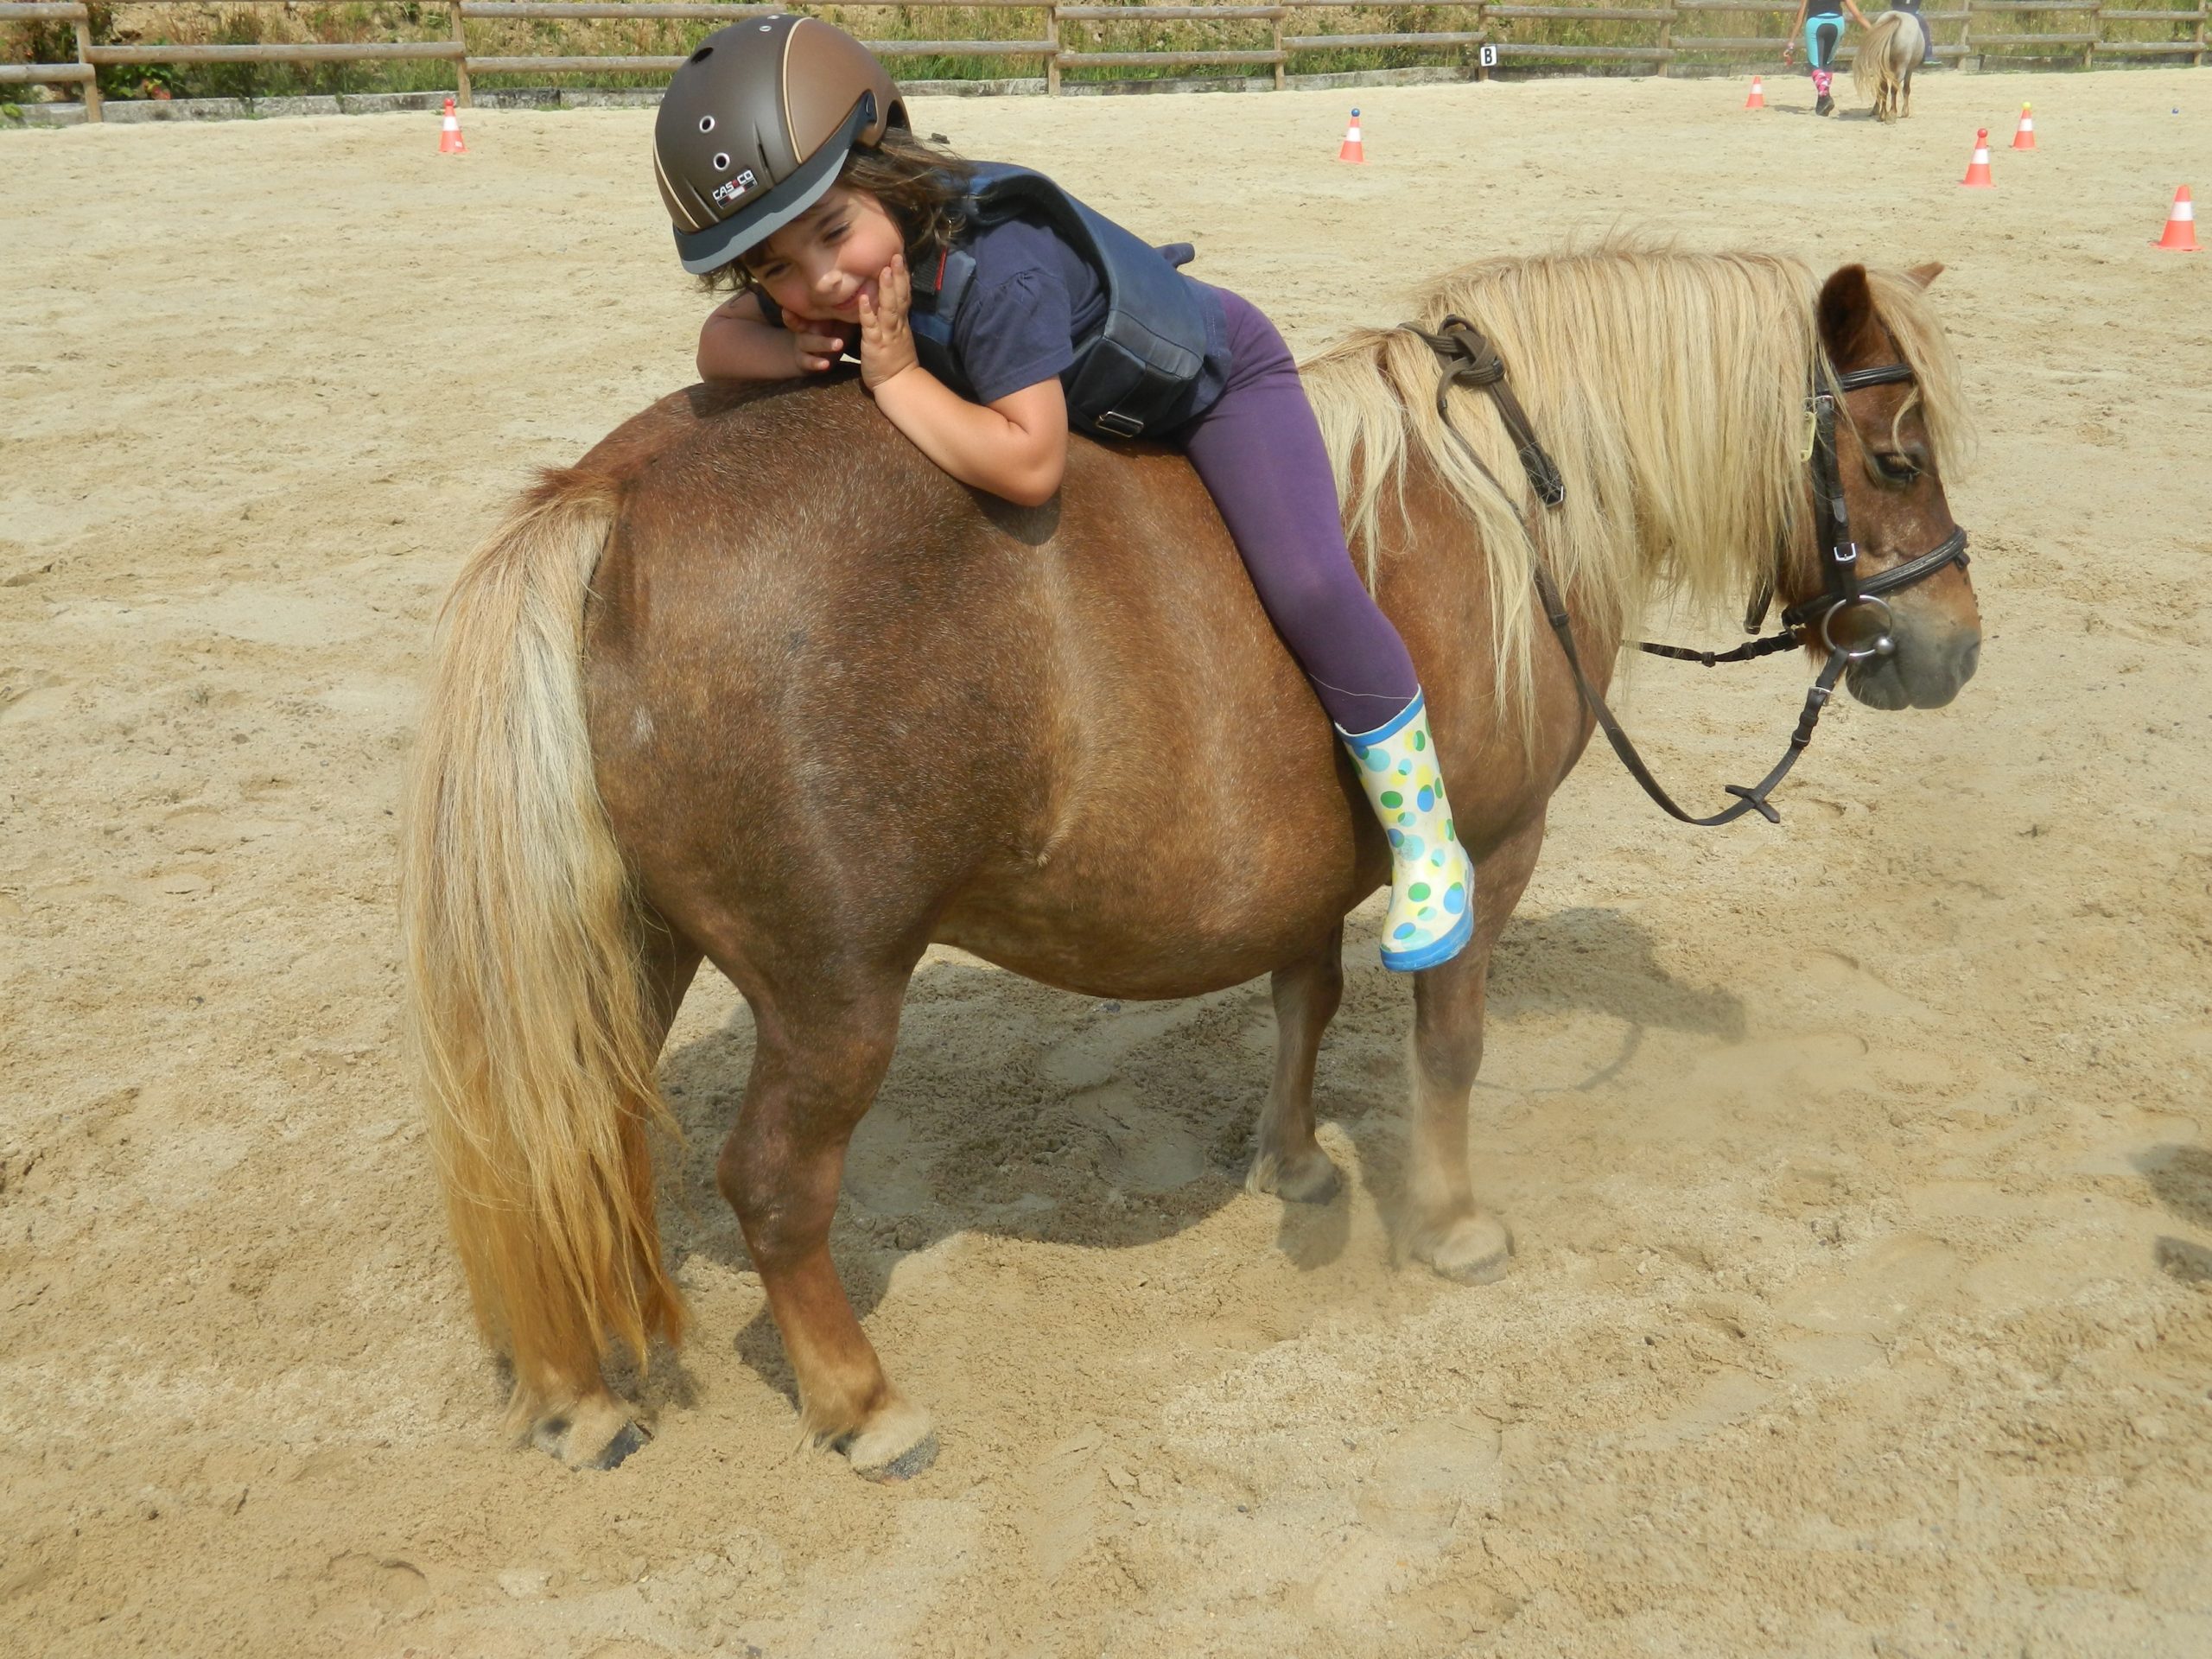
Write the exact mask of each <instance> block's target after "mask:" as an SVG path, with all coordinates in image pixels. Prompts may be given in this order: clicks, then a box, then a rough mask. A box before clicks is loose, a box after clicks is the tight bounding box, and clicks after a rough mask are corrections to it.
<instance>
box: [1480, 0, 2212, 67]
mask: <svg viewBox="0 0 2212 1659" xmlns="http://www.w3.org/2000/svg"><path fill="white" fill-rule="evenodd" d="M2207 3H2208V4H2212V0H2207ZM1475 32H1476V33H1477V34H1478V35H1481V36H1482V37H1483V41H1484V44H1485V45H1487V44H1488V43H1489V41H1490V6H1489V3H1488V0H1484V4H1482V5H1479V6H1477V7H1476V8H1475ZM1475 79H1477V80H1488V79H1490V71H1489V70H1487V69H1485V68H1484V67H1483V50H1482V48H1481V47H1479V46H1478V47H1477V48H1475Z"/></svg>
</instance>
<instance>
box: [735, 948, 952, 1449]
mask: <svg viewBox="0 0 2212 1659" xmlns="http://www.w3.org/2000/svg"><path fill="white" fill-rule="evenodd" d="M904 993H905V984H904V981H903V977H902V978H901V979H900V980H899V982H894V983H891V984H887V985H886V984H878V985H876V986H874V987H871V988H868V990H867V991H866V992H864V993H859V994H854V995H835V996H826V997H819V998H816V999H810V1001H808V1003H807V1004H806V1005H805V1006H796V1007H795V1006H792V1005H791V1003H790V1002H788V1001H783V1000H781V999H779V1001H778V1004H777V1006H776V1007H772V1008H767V1007H757V1008H756V1010H755V1013H756V1018H757V1028H758V1030H759V1032H760V1038H759V1046H758V1047H757V1048H756V1049H755V1051H754V1056H753V1075H752V1077H751V1078H750V1079H749V1080H748V1082H747V1085H746V1090H745V1103H744V1105H743V1107H742V1108H741V1109H740V1111H739V1114H738V1120H737V1125H736V1127H735V1128H733V1129H732V1130H731V1131H730V1133H729V1138H728V1140H727V1141H724V1142H723V1143H722V1151H721V1159H720V1160H718V1162H717V1163H716V1165H715V1179H716V1182H717V1184H718V1185H720V1186H721V1192H722V1196H723V1197H724V1198H728V1200H729V1204H730V1208H732V1209H733V1210H734V1211H736V1212H737V1219H738V1224H739V1225H740V1226H741V1228H742V1229H743V1230H744V1232H745V1242H746V1244H747V1247H748V1248H749V1249H751V1250H752V1252H753V1266H754V1268H757V1269H758V1270H759V1272H760V1283H761V1287H762V1288H763V1289H764V1290H766V1292H767V1295H768V1307H769V1311H770V1312H771V1313H772V1314H774V1316H775V1320H776V1328H777V1330H778V1331H779V1332H781V1333H782V1335H783V1338H784V1351H785V1353H786V1354H788V1355H789V1356H790V1357H791V1370H792V1371H793V1372H794V1373H796V1374H797V1376H798V1397H799V1412H800V1422H801V1424H802V1426H803V1427H804V1430H805V1432H806V1433H808V1434H809V1435H810V1436H811V1437H812V1438H813V1439H814V1440H816V1441H817V1443H827V1444H829V1445H832V1446H836V1447H837V1448H838V1449H840V1450H842V1452H845V1453H846V1455H847V1456H848V1457H849V1458H850V1459H852V1464H853V1467H854V1468H855V1470H857V1471H860V1472H861V1474H864V1475H867V1476H868V1477H869V1478H872V1479H877V1480H892V1479H904V1478H906V1477H907V1476H910V1475H913V1474H918V1473H919V1472H920V1471H922V1470H924V1469H926V1468H927V1467H928V1466H929V1465H930V1463H931V1459H934V1458H935V1457H936V1455H937V1440H936V1437H935V1436H934V1435H932V1434H931V1432H930V1420H929V1414H927V1413H926V1412H924V1411H923V1410H921V1409H920V1408H918V1407H916V1406H912V1405H910V1404H908V1403H907V1402H906V1400H905V1399H904V1398H902V1397H901V1396H900V1395H899V1391H898V1390H897V1389H894V1388H893V1387H892V1385H891V1381H890V1379H889V1378H888V1377H887V1376H885V1375H884V1373H883V1366H882V1364H881V1363H880V1361H879V1360H878V1359H877V1358H876V1356H875V1350H874V1348H873V1347H872V1346H871V1345H870V1344H869V1343H868V1338H867V1336H866V1335H865V1334H864V1333H863V1332H861V1325H860V1320H859V1319H857V1318H856V1317H855V1315H854V1313H853V1305H852V1303H851V1302H850V1301H849V1300H847V1299H846V1296H845V1287H844V1286H843V1284H842V1282H840V1281H839V1280H838V1277H837V1269H836V1266H835V1265H834V1264H833V1263H832V1262H831V1261H830V1260H829V1223H830V1218H831V1217H832V1216H833V1215H834V1214H835V1213H836V1208H837V1189H838V1185H839V1183H840V1182H841V1181H842V1179H843V1176H844V1169H845V1148H846V1146H847V1143H848V1142H849V1141H850V1139H851V1137H852V1133H853V1128H854V1126H855V1125H856V1124H857V1123H858V1122H860V1121H861V1118H862V1117H863V1116H865V1115H866V1114H867V1112H868V1106H869V1104H870V1103H871V1102H873V1101H874V1098H875V1091H876V1087H877V1085H878V1084H880V1083H881V1082H882V1081H883V1074H884V1071H886V1070H887V1068H888V1067H889V1065H890V1064H891V1052H892V1049H893V1046H894V1044H895V1043H896V1041H897V1039H898V1033H899V1002H900V1000H901V997H902V996H903V995H904Z"/></svg>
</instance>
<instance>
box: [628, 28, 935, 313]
mask: <svg viewBox="0 0 2212 1659" xmlns="http://www.w3.org/2000/svg"><path fill="white" fill-rule="evenodd" d="M904 126H906V104H905V102H904V101H903V100H902V99H900V98H899V89H898V87H897V86H894V85H893V83H892V79H891V77H890V75H889V74H888V73H886V72H885V70H884V67H883V66H882V65H881V64H880V63H878V62H877V61H876V60H875V58H874V54H871V53H870V52H869V51H868V48H866V47H864V46H862V45H861V43H860V42H859V41H856V40H855V39H854V38H853V37H852V36H851V35H848V34H846V33H845V31H844V30H843V29H838V28H836V26H834V25H833V24H829V23H825V22H820V21H819V20H817V19H816V18H812V17H794V16H782V17H765V18H756V19H754V20H753V21H750V22H742V23H733V24H732V25H730V27H729V28H728V29H716V30H715V32H714V33H713V34H711V35H708V36H707V38H706V39H705V40H704V41H702V42H700V45H699V48H698V50H697V51H696V52H694V53H692V54H691V55H690V57H689V58H687V59H685V60H684V61H683V65H682V66H681V67H679V68H677V72H676V75H675V78H674V79H671V81H670V82H669V83H668V95H667V96H666V97H665V98H664V99H661V105H660V116H659V118H658V120H657V121H655V122H654V124H653V171H654V173H655V175H657V176H658V178H659V181H660V194H661V200H663V201H664V202H665V203H666V204H667V206H668V216H669V219H671V221H672V222H673V223H674V225H675V226H676V251H677V253H678V254H679V255H681V256H682V257H683V268H684V270H689V271H695V272H696V271H709V270H715V269H717V268H719V267H720V266H722V265H725V264H728V263H729V262H730V261H731V260H733V259H734V258H736V257H738V255H740V254H741V253H743V252H745V251H747V249H749V248H753V247H757V246H758V245H760V244H761V243H762V242H765V241H766V240H767V239H768V238H770V237H772V236H773V235H774V234H775V233H776V232H778V231H779V230H781V229H783V227H784V226H786V225H788V224H790V223H791V220H793V219H797V218H798V216H799V215H800V214H801V213H804V212H805V211H806V210H807V209H808V208H810V207H812V206H814V204H815V203H816V202H817V201H819V200H822V196H823V192H825V191H827V190H828V189H829V187H830V186H831V185H832V184H835V183H836V181H837V172H838V169H839V168H841V167H842V166H843V165H844V162H845V157H846V156H848V155H849V154H851V152H852V149H853V146H854V145H855V144H873V143H878V142H879V141H880V139H881V138H882V137H883V134H884V131H885V129H887V128H888V127H904Z"/></svg>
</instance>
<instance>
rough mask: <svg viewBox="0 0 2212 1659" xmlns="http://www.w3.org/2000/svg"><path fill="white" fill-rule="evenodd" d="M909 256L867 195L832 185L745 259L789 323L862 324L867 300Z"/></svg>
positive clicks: (880, 207) (878, 206)
mask: <svg viewBox="0 0 2212 1659" xmlns="http://www.w3.org/2000/svg"><path fill="white" fill-rule="evenodd" d="M904 251H906V238H904V237H903V236H901V235H900V234H899V226H898V222H897V221H896V220H895V219H893V218H892V217H891V215H890V213H887V211H886V210H885V208H884V206H883V204H882V203H881V202H880V201H878V200H876V199H875V198H874V196H872V195H870V194H868V192H867V191H865V190H850V189H848V188H845V187H844V186H843V185H842V184H833V185H831V186H830V187H829V190H828V192H827V193H826V194H823V198H822V200H819V201H817V202H816V203H815V204H814V206H813V207H810V208H808V209H807V210H806V212H804V213H801V214H800V215H799V216H798V218H797V219H793V220H792V221H791V223H790V224H788V225H786V226H784V228H783V229H782V230H780V231H778V232H776V233H775V234H774V235H773V236H772V237H770V238H768V239H767V240H766V242H763V243H762V244H761V245H760V246H759V247H757V248H755V249H753V251H751V252H750V253H748V254H747V255H746V256H745V270H746V274H747V276H749V277H752V279H753V282H754V283H756V284H758V285H759V286H760V289H761V290H762V291H763V292H764V293H766V295H767V296H768V297H769V298H770V299H771V300H773V301H774V302H776V307H777V308H778V309H779V310H780V311H781V312H782V313H783V314H784V315H785V318H787V319H789V318H804V319H805V320H807V321H810V322H858V321H860V315H861V295H863V294H865V295H867V296H868V298H869V299H870V300H871V301H873V300H874V298H875V284H876V279H877V278H878V277H880V276H881V275H882V274H883V271H884V270H885V268H886V267H887V266H888V265H889V264H891V262H892V260H893V259H894V258H895V257H898V256H899V254H901V253H903V252H904Z"/></svg>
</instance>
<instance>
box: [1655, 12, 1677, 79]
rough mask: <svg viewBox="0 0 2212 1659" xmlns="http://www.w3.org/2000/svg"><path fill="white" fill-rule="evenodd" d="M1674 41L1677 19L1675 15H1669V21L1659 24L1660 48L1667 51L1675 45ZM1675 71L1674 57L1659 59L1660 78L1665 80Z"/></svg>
mask: <svg viewBox="0 0 2212 1659" xmlns="http://www.w3.org/2000/svg"><path fill="white" fill-rule="evenodd" d="M1674 43H1675V20H1674V18H1673V17H1671V16H1670V17H1669V18H1668V19H1667V21H1666V22H1663V23H1662V24H1660V25H1659V49H1660V50H1661V51H1662V52H1664V51H1666V50H1667V49H1668V48H1670V47H1672V46H1673V45H1674ZM1673 73H1675V60H1673V59H1672V58H1662V59H1661V60H1660V61H1659V76H1660V79H1662V80H1663V79H1667V78H1668V77H1669V76H1670V75H1672V74H1673Z"/></svg>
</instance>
